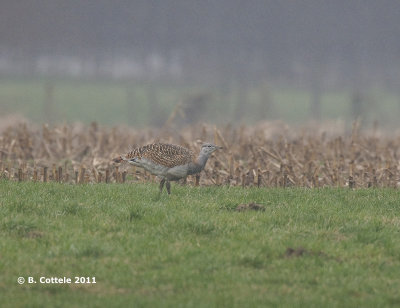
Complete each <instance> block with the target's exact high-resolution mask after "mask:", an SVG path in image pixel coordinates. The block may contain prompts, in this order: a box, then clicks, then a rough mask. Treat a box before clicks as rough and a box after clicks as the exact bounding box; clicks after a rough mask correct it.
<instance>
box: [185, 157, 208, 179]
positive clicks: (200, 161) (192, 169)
mask: <svg viewBox="0 0 400 308" xmlns="http://www.w3.org/2000/svg"><path fill="white" fill-rule="evenodd" d="M207 160H208V155H204V154H199V156H198V157H197V159H196V161H195V162H193V163H191V164H189V172H188V174H195V173H199V172H200V171H201V170H203V169H204V166H205V165H206V163H207Z"/></svg>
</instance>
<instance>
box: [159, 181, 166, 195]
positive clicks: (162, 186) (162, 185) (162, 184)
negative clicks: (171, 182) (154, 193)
mask: <svg viewBox="0 0 400 308" xmlns="http://www.w3.org/2000/svg"><path fill="white" fill-rule="evenodd" d="M164 183H165V179H162V180H161V182H160V194H161V193H162V190H163V188H164Z"/></svg>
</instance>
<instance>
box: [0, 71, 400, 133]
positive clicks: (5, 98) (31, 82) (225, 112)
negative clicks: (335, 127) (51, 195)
mask: <svg viewBox="0 0 400 308" xmlns="http://www.w3.org/2000/svg"><path fill="white" fill-rule="evenodd" d="M49 82H50V83H51V84H52V85H53V92H52V95H51V97H52V98H51V102H52V108H53V112H52V114H53V117H52V119H53V122H60V121H67V122H74V121H81V122H84V123H90V122H91V121H97V122H99V123H101V124H107V125H114V124H121V123H123V124H129V125H132V126H135V127H144V126H146V125H154V124H160V123H164V122H165V121H166V120H167V118H168V116H169V115H170V113H171V112H172V110H173V109H174V107H175V106H176V105H177V104H178V103H180V102H186V100H185V98H187V97H188V96H189V97H190V95H196V94H206V95H207V97H208V101H207V104H206V110H205V113H204V114H202V116H201V117H200V120H207V121H209V122H210V121H211V122H218V123H226V122H232V121H235V119H236V118H237V117H238V116H240V119H241V121H244V122H247V123H253V122H254V121H260V120H265V119H273V120H276V119H281V120H284V121H287V122H289V123H302V122H304V121H307V120H309V119H310V118H312V116H313V114H312V112H311V111H312V107H311V101H312V98H311V93H310V92H309V91H306V90H304V89H297V88H294V87H273V86H268V87H265V85H262V84H260V85H255V86H253V87H247V88H245V89H244V88H243V89H241V88H239V87H238V86H236V87H233V88H230V89H227V90H224V91H221V89H218V88H207V87H199V86H188V85H182V84H174V83H171V84H157V83H154V84H149V83H134V82H127V81H104V80H103V81H99V80H64V79H53V80H46V79H40V78H37V79H7V78H3V79H0V114H3V115H4V114H8V113H19V114H23V115H25V116H26V117H28V118H29V119H31V120H33V121H38V122H42V121H48V120H49V119H47V118H46V114H45V111H44V109H45V108H44V106H45V103H44V102H45V101H46V99H47V98H46V85H47V84H49ZM239 93H241V94H239ZM352 95H353V93H352V91H351V89H350V90H345V89H343V90H339V91H326V92H324V93H322V96H321V117H322V120H327V119H338V118H340V119H343V120H346V121H350V122H351V121H352V120H353V118H352V112H351V105H350V103H351V97H352ZM363 95H364V98H365V101H363V108H364V109H365V110H364V111H365V112H364V114H363V120H365V122H369V123H370V122H372V121H374V120H378V121H381V122H384V123H385V124H397V123H398V115H399V114H400V104H399V102H400V98H399V96H398V95H396V94H395V93H391V92H389V91H384V90H382V89H368V90H366V92H365V93H363ZM267 101H269V104H270V105H269V106H267V105H266V102H267ZM238 104H243V106H245V107H243V108H240V110H241V111H240V114H238Z"/></svg>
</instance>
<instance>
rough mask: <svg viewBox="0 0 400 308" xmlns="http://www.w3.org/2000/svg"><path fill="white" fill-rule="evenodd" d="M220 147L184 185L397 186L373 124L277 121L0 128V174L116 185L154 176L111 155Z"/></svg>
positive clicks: (395, 168)
mask: <svg viewBox="0 0 400 308" xmlns="http://www.w3.org/2000/svg"><path fill="white" fill-rule="evenodd" d="M206 141H209V142H214V143H215V144H218V145H222V146H223V147H224V150H222V151H218V152H217V153H216V154H214V155H213V157H212V158H211V159H210V161H209V162H208V164H207V166H206V168H205V171H204V172H203V173H202V175H201V178H200V179H196V178H190V177H189V178H188V180H187V183H188V184H189V185H199V184H200V185H229V186H242V187H248V186H257V187H309V188H313V187H350V188H367V187H392V188H396V187H399V185H400V178H399V176H400V172H399V158H400V150H399V149H400V134H397V135H396V134H393V133H392V134H390V135H387V134H384V133H382V132H380V131H378V130H377V129H375V130H369V131H366V132H363V131H362V130H360V129H359V127H358V123H357V122H355V123H354V124H353V128H352V130H351V132H349V133H344V132H343V130H342V132H341V133H340V134H339V133H335V132H334V128H333V127H331V126H329V125H325V126H323V125H321V126H318V125H313V126H311V127H307V128H303V129H295V128H290V127H288V126H287V125H285V124H283V123H261V124H259V125H255V126H241V127H231V126H227V127H219V128H217V127H215V126H210V125H206V124H199V125H195V126H189V127H185V128H184V129H179V131H178V130H176V129H172V128H168V127H167V128H164V129H161V130H155V129H147V130H134V129H132V128H129V127H113V128H108V127H100V126H99V125H97V124H96V123H92V124H91V125H90V126H84V125H81V124H75V125H67V124H64V125H55V126H52V127H49V126H48V125H43V126H42V127H40V126H34V125H30V124H16V125H11V126H9V127H7V128H5V129H3V131H2V132H1V133H0V174H1V176H2V177H3V178H6V179H10V180H17V181H30V180H31V181H44V182H47V181H57V182H65V183H99V182H106V183H115V182H116V183H122V182H126V181H129V182H144V181H154V180H155V178H154V177H153V176H152V175H150V174H148V173H146V172H144V171H143V170H142V169H140V168H138V169H136V168H133V167H128V166H126V165H121V166H119V165H116V164H113V163H112V158H114V157H116V156H117V155H119V154H122V153H125V152H127V151H128V150H130V149H131V148H133V147H135V146H142V145H145V144H148V143H152V142H167V143H175V144H180V145H182V146H185V147H188V148H190V149H192V150H193V151H194V152H195V153H198V151H199V147H200V146H201V142H206Z"/></svg>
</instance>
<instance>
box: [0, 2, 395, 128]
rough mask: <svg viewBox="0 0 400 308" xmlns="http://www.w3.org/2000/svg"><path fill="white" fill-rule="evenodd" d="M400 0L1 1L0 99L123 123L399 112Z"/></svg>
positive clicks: (19, 109) (47, 117)
mask: <svg viewBox="0 0 400 308" xmlns="http://www.w3.org/2000/svg"><path fill="white" fill-rule="evenodd" d="M399 85H400V2H399V1H398V0H383V1H375V0H350V1H349V0H335V1H322V0H305V1H294V0H287V1H266V0H265V1H257V0H249V1H240V0H218V1H195V0H164V1H154V0H132V1H127V0H126V1H122V0H121V1H118V0H115V1H105V0H92V1H89V0H86V1H63V0H19V1H15V0H2V1H1V2H0V113H1V114H2V115H7V114H12V113H21V114H23V115H25V116H26V117H28V118H31V119H32V120H34V121H48V122H56V121H83V122H90V121H98V122H100V123H105V124H118V123H124V124H129V125H134V126H145V125H155V126H162V125H163V124H164V123H166V122H168V121H170V122H182V123H193V122H197V121H209V122H217V123H230V122H233V123H235V122H237V123H239V122H240V123H241V122H255V121H263V120H275V119H282V120H284V121H288V122H304V121H309V120H335V119H341V120H343V121H351V120H353V119H355V118H358V117H359V118H362V119H363V121H365V122H366V123H368V122H370V123H372V122H374V121H380V122H381V123H385V124H388V125H396V124H397V123H398V120H397V119H398V117H399V116H400V87H399Z"/></svg>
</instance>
